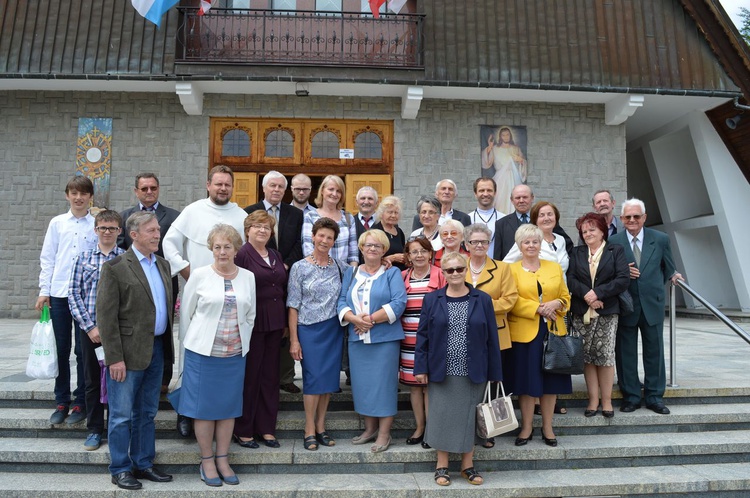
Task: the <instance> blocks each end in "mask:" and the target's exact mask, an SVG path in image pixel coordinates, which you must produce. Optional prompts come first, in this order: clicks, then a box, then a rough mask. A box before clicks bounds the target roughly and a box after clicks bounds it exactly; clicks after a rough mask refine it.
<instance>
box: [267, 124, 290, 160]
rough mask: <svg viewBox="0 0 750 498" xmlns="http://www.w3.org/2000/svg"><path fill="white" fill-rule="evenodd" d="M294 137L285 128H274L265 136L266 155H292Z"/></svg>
mask: <svg viewBox="0 0 750 498" xmlns="http://www.w3.org/2000/svg"><path fill="white" fill-rule="evenodd" d="M293 156H294V137H292V134H291V133H289V132H288V131H286V130H274V131H272V132H270V133H269V134H268V136H267V137H266V157H293Z"/></svg>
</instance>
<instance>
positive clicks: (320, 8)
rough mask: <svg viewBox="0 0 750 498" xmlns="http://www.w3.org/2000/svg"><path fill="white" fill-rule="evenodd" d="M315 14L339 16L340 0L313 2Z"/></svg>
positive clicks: (316, 0) (317, 0) (318, 0)
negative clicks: (324, 13)
mask: <svg viewBox="0 0 750 498" xmlns="http://www.w3.org/2000/svg"><path fill="white" fill-rule="evenodd" d="M315 10H316V11H317V12H330V14H329V15H337V14H341V10H342V8H341V0H315Z"/></svg>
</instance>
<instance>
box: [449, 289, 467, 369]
mask: <svg viewBox="0 0 750 498" xmlns="http://www.w3.org/2000/svg"><path fill="white" fill-rule="evenodd" d="M447 299H448V350H447V352H446V356H445V363H446V365H447V370H446V373H447V374H448V375H456V376H462V377H468V375H469V367H468V365H467V364H466V361H467V359H468V356H469V355H468V350H467V347H466V341H467V338H466V326H467V324H468V322H469V296H468V294H467V295H466V296H463V297H448V298H447Z"/></svg>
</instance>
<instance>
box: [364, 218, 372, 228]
mask: <svg viewBox="0 0 750 498" xmlns="http://www.w3.org/2000/svg"><path fill="white" fill-rule="evenodd" d="M371 219H372V216H368V217H367V218H365V222H364V223H362V225H363V226H364V227H365V230H369V229H370V220H371Z"/></svg>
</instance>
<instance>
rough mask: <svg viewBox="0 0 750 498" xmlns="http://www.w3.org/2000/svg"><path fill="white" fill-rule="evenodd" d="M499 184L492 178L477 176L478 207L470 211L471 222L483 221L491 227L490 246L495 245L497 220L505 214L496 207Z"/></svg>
mask: <svg viewBox="0 0 750 498" xmlns="http://www.w3.org/2000/svg"><path fill="white" fill-rule="evenodd" d="M496 192H497V184H496V183H495V180H494V179H492V178H477V179H476V180H474V197H476V199H477V208H476V209H475V210H474V211H472V212H470V213H469V219H471V224H472V225H473V224H474V223H481V224H483V225H485V226H486V227H487V228H489V229H490V232H492V238H491V239H490V245H489V247H495V222H496V221H497V220H499V219H500V218H502V217H503V216H505V213H501V212H500V211H498V210H497V209H495V193H496Z"/></svg>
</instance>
